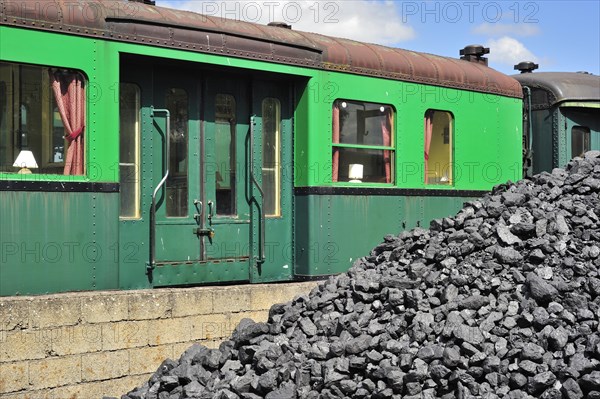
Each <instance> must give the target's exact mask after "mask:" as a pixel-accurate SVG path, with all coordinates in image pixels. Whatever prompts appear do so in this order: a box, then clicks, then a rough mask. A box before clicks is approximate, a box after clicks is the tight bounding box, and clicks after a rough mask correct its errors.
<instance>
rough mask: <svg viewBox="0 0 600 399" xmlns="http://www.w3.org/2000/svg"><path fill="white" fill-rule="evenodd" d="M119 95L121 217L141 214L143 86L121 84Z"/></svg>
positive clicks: (132, 216) (134, 216)
mask: <svg viewBox="0 0 600 399" xmlns="http://www.w3.org/2000/svg"><path fill="white" fill-rule="evenodd" d="M120 89H121V91H120V96H119V129H120V131H119V136H120V137H119V143H120V147H119V184H120V190H119V191H120V195H121V211H120V216H121V218H128V219H129V218H139V217H140V88H139V87H138V86H137V85H136V84H132V83H122V84H121V87H120Z"/></svg>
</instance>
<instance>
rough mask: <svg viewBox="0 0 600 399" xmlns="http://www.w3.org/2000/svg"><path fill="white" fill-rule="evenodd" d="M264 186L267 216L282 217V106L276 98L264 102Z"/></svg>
mask: <svg viewBox="0 0 600 399" xmlns="http://www.w3.org/2000/svg"><path fill="white" fill-rule="evenodd" d="M262 136H263V165H262V184H263V191H264V203H265V209H264V212H265V215H266V216H271V217H277V216H281V198H280V192H281V104H280V103H279V100H277V99H276V98H265V99H264V100H263V101H262Z"/></svg>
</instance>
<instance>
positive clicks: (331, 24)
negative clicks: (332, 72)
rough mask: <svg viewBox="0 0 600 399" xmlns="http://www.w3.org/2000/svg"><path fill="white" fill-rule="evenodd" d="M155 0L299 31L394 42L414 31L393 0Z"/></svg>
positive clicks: (412, 34) (411, 34) (214, 14)
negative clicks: (286, 26)
mask: <svg viewBox="0 0 600 399" xmlns="http://www.w3.org/2000/svg"><path fill="white" fill-rule="evenodd" d="M169 3H170V2H167V1H163V2H157V5H161V6H166V7H176V8H179V9H184V10H190V11H195V12H198V13H200V14H205V15H212V16H216V17H222V18H229V19H237V20H242V21H249V22H256V23H259V24H267V23H269V22H272V21H282V22H286V23H288V24H290V25H292V28H293V29H295V30H299V31H306V32H315V33H321V34H324V35H329V36H335V37H344V38H348V39H354V40H360V41H363V42H371V43H378V44H384V45H393V44H395V43H398V42H401V41H406V40H410V39H413V38H414V37H415V31H414V29H413V28H412V27H410V26H409V25H407V24H403V23H402V22H401V16H400V15H399V13H398V11H397V9H396V5H395V4H394V2H393V1H373V0H354V1H341V0H332V1H327V2H323V1H314V0H299V1H298V0H296V1H289V0H284V1H272V0H261V1H251V0H241V1H224V0H223V1H205V0H192V1H185V2H177V3H172V4H169Z"/></svg>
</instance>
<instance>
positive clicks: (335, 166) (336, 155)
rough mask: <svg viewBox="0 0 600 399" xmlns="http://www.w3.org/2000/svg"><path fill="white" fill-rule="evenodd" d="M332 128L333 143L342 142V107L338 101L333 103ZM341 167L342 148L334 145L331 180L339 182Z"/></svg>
mask: <svg viewBox="0 0 600 399" xmlns="http://www.w3.org/2000/svg"><path fill="white" fill-rule="evenodd" d="M331 118H332V119H331V129H332V137H331V141H332V142H333V143H339V142H340V107H339V106H338V104H337V102H335V103H333V113H332V115H331ZM339 168H340V150H339V148H338V147H332V159H331V180H332V181H333V182H337V181H338V179H339Z"/></svg>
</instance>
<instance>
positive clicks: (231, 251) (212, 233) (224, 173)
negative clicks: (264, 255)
mask: <svg viewBox="0 0 600 399" xmlns="http://www.w3.org/2000/svg"><path fill="white" fill-rule="evenodd" d="M205 87H206V89H205V90H204V93H205V94H204V115H203V120H204V122H203V123H204V126H203V135H204V137H203V140H202V142H203V143H204V153H203V157H204V160H203V162H202V167H201V169H202V174H203V179H202V180H203V185H204V190H205V196H204V199H203V201H204V202H205V203H204V204H203V205H204V214H203V218H202V227H203V231H204V235H203V236H202V252H203V258H204V259H205V260H206V262H207V264H208V265H212V266H213V267H215V270H220V271H227V273H225V274H224V276H223V278H224V279H228V280H248V279H249V269H248V267H249V259H250V251H251V248H250V231H251V228H250V208H249V202H248V198H247V195H246V176H247V175H246V172H247V169H246V137H247V134H248V126H249V125H248V124H249V117H248V115H249V112H250V104H249V101H248V89H249V86H248V82H247V80H245V79H241V78H235V77H230V78H224V77H222V76H207V78H206V84H205ZM209 267H210V266H209Z"/></svg>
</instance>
